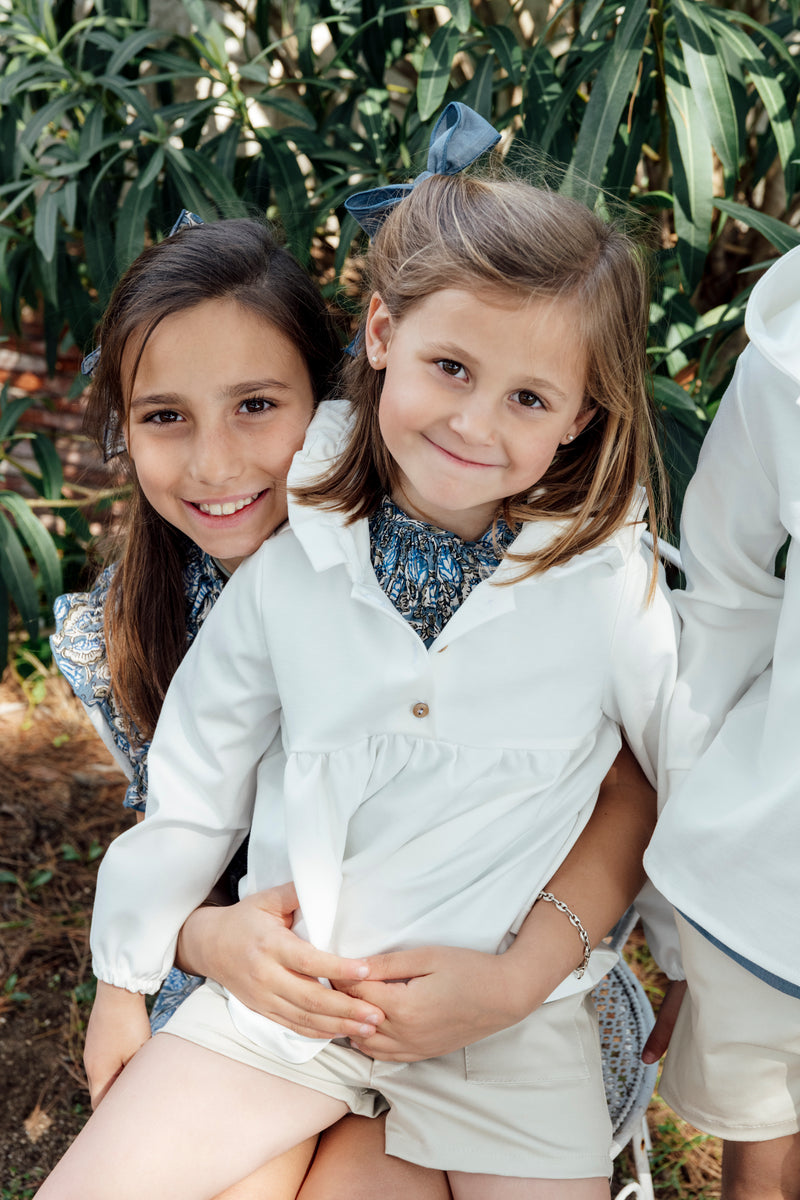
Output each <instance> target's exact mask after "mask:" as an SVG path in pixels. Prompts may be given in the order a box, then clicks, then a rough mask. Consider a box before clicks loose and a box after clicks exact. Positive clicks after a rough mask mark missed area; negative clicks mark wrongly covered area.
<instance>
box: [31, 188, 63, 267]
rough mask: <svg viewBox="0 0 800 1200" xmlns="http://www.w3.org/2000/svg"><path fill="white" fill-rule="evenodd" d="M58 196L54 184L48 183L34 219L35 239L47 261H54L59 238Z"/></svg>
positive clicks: (40, 197) (37, 205)
mask: <svg viewBox="0 0 800 1200" xmlns="http://www.w3.org/2000/svg"><path fill="white" fill-rule="evenodd" d="M58 211H59V204H58V197H57V196H56V190H55V188H54V187H53V185H52V184H48V185H47V187H46V188H45V189H44V191H43V192H42V193H41V195H40V196H39V199H38V201H37V204H36V216H35V218H34V221H33V240H34V242H35V243H36V245H37V247H38V249H39V253H40V254H41V256H42V258H43V259H44V260H45V262H52V261H53V256H54V254H55V252H56V241H57V238H58Z"/></svg>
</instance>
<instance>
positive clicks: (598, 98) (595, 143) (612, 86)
mask: <svg viewBox="0 0 800 1200" xmlns="http://www.w3.org/2000/svg"><path fill="white" fill-rule="evenodd" d="M648 17H649V12H648V0H634V2H633V3H630V4H626V5H625V8H624V11H623V13H622V17H621V19H620V22H619V25H618V27H617V30H616V33H615V35H614V37H613V38H612V40H611V42H610V43H609V49H608V52H607V54H606V56H605V61H604V62H603V63H602V66H601V67H600V70H599V71H598V72H597V75H596V76H595V79H594V83H593V84H592V92H591V95H590V97H589V103H588V105H587V107H586V112H585V114H584V117H583V120H582V121H581V128H580V133H579V134H578V141H577V145H576V146H575V153H574V154H573V156H572V160H571V162H570V165H569V168H568V170H567V174H566V176H565V179H564V184H563V190H564V191H566V192H568V193H569V194H570V195H573V196H574V197H575V198H576V199H581V200H583V201H584V202H589V203H592V202H593V199H594V193H595V191H596V189H597V188H598V187H599V186H600V183H601V181H602V177H603V170H604V168H605V165H606V162H607V160H608V156H609V154H610V153H611V147H612V145H613V144H614V139H615V137H616V136H617V130H618V128H619V124H620V120H621V117H622V114H623V112H624V110H625V109H626V108H627V106H628V102H629V98H630V95H631V93H632V92H633V89H634V87H635V85H636V77H637V75H638V73H639V62H640V60H641V56H642V51H643V48H644V40H645V36H646V34H647V28H648Z"/></svg>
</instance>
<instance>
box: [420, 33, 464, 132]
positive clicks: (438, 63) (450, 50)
mask: <svg viewBox="0 0 800 1200" xmlns="http://www.w3.org/2000/svg"><path fill="white" fill-rule="evenodd" d="M458 43H459V32H458V28H457V26H456V25H455V23H454V22H453V21H448V22H447V24H446V25H442V26H440V28H439V29H437V30H436V33H435V34H434V35H433V37H432V38H431V42H430V45H429V46H428V47H427V49H426V51H425V53H424V55H423V57H422V67H421V69H420V73H419V79H418V80H417V108H418V110H419V119H420V120H421V121H427V120H429V119H430V117H432V116H433V114H434V113H435V112H436V110H437V109H438V108H439V106H440V105H441V103H442V101H443V100H444V98H445V95H446V94H447V89H448V87H449V85H450V68H451V67H452V64H453V55H454V54H455V52H456V47H457V46H458Z"/></svg>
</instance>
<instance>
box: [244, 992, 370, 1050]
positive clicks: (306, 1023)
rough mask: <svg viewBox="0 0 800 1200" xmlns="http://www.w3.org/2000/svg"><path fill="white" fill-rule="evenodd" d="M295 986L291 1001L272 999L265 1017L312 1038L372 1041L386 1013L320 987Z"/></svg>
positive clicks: (287, 999)
mask: <svg viewBox="0 0 800 1200" xmlns="http://www.w3.org/2000/svg"><path fill="white" fill-rule="evenodd" d="M297 982H298V985H296V987H295V990H294V995H293V996H292V998H288V997H286V996H285V997H277V996H275V997H273V998H272V1000H273V1003H272V1004H271V1005H270V1006H269V1008H271V1009H273V1010H274V1011H265V1012H264V1015H265V1016H269V1017H272V1018H273V1020H276V1021H278V1023H279V1024H281V1025H286V1026H287V1027H288V1028H290V1029H294V1030H295V1032H296V1033H303V1034H306V1036H309V1037H328V1038H331V1037H370V1036H371V1035H372V1034H374V1032H375V1028H376V1026H377V1025H379V1024H380V1022H381V1021H382V1020H383V1019H384V1014H383V1011H382V1010H381V1009H379V1008H375V1007H373V1006H372V1005H367V1004H364V1003H363V1002H362V1001H360V1000H356V999H353V998H352V997H351V996H348V995H347V994H346V993H342V992H335V991H332V990H331V989H330V988H326V987H323V986H322V984H320V983H316V982H315V983H314V984H311V985H309V984H308V983H306V982H302V983H299V981H297Z"/></svg>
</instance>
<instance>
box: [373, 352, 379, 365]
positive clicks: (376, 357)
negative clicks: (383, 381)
mask: <svg viewBox="0 0 800 1200" xmlns="http://www.w3.org/2000/svg"><path fill="white" fill-rule="evenodd" d="M372 361H373V362H374V363H376V362H377V361H378V356H377V354H373V356H372Z"/></svg>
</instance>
